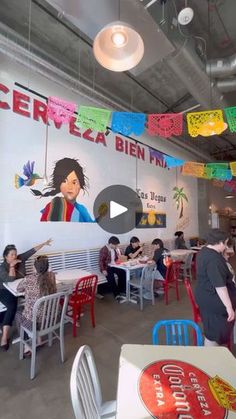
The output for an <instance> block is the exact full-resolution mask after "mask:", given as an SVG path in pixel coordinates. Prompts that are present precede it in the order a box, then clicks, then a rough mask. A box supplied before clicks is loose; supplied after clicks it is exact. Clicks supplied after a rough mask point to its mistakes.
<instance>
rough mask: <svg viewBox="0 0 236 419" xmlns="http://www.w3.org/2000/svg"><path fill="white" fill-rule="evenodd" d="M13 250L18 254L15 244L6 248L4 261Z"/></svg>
mask: <svg viewBox="0 0 236 419" xmlns="http://www.w3.org/2000/svg"><path fill="white" fill-rule="evenodd" d="M11 250H15V251H16V252H17V250H16V246H15V245H14V244H8V245H7V246H6V247H5V249H4V251H3V254H2V255H3V257H4V259H5V258H6V257H7V255H8V253H10V251H11Z"/></svg>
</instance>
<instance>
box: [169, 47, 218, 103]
mask: <svg viewBox="0 0 236 419" xmlns="http://www.w3.org/2000/svg"><path fill="white" fill-rule="evenodd" d="M167 64H168V65H169V67H170V68H171V69H172V70H173V71H174V72H175V74H176V75H177V76H178V77H179V79H180V80H181V81H182V83H183V84H184V85H185V86H186V87H187V89H188V91H189V92H190V93H191V95H192V96H193V97H194V98H195V99H196V101H197V102H198V103H200V104H201V105H202V106H203V107H204V108H206V109H207V108H209V107H211V108H212V107H220V108H222V107H225V106H226V102H225V100H224V98H223V96H222V93H221V92H220V91H219V90H218V89H217V87H215V86H214V85H212V84H211V82H210V78H209V77H208V75H207V74H206V71H205V68H204V65H203V63H202V61H201V60H200V58H199V57H198V55H197V53H196V52H195V49H194V48H193V44H192V41H191V39H187V40H185V41H184V44H183V45H182V46H181V47H180V48H179V49H178V50H177V52H176V53H175V54H174V55H173V56H172V57H171V58H170V59H169V60H167Z"/></svg>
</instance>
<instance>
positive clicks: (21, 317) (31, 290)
mask: <svg viewBox="0 0 236 419" xmlns="http://www.w3.org/2000/svg"><path fill="white" fill-rule="evenodd" d="M34 266H35V270H36V272H35V273H34V274H32V275H27V276H26V277H25V278H24V279H23V280H22V281H21V282H20V283H19V285H18V287H17V291H19V292H24V293H25V306H24V310H23V312H19V311H18V312H17V313H16V325H17V328H18V330H19V331H20V327H21V325H22V326H25V327H26V328H27V329H30V330H31V329H32V318H33V307H34V304H35V303H36V301H37V300H38V299H39V298H41V297H44V296H46V295H50V294H54V293H56V292H57V288H56V280H55V274H54V273H53V272H48V266H49V264H48V258H47V256H38V257H37V259H36V260H35V262H34ZM42 315H43V313H42V312H41V311H40V310H39V311H38V318H37V320H38V322H40V320H41V318H42ZM38 343H40V342H38ZM26 352H29V348H28V347H27V346H26V347H25V353H26Z"/></svg>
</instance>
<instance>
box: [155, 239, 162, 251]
mask: <svg viewBox="0 0 236 419" xmlns="http://www.w3.org/2000/svg"><path fill="white" fill-rule="evenodd" d="M152 244H155V245H157V244H159V246H160V249H164V243H163V241H162V240H161V239H154V240H153V241H152Z"/></svg>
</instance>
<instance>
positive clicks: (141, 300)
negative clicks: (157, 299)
mask: <svg viewBox="0 0 236 419" xmlns="http://www.w3.org/2000/svg"><path fill="white" fill-rule="evenodd" d="M139 299H140V310H141V311H143V288H142V287H141V288H140V289H139Z"/></svg>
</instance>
